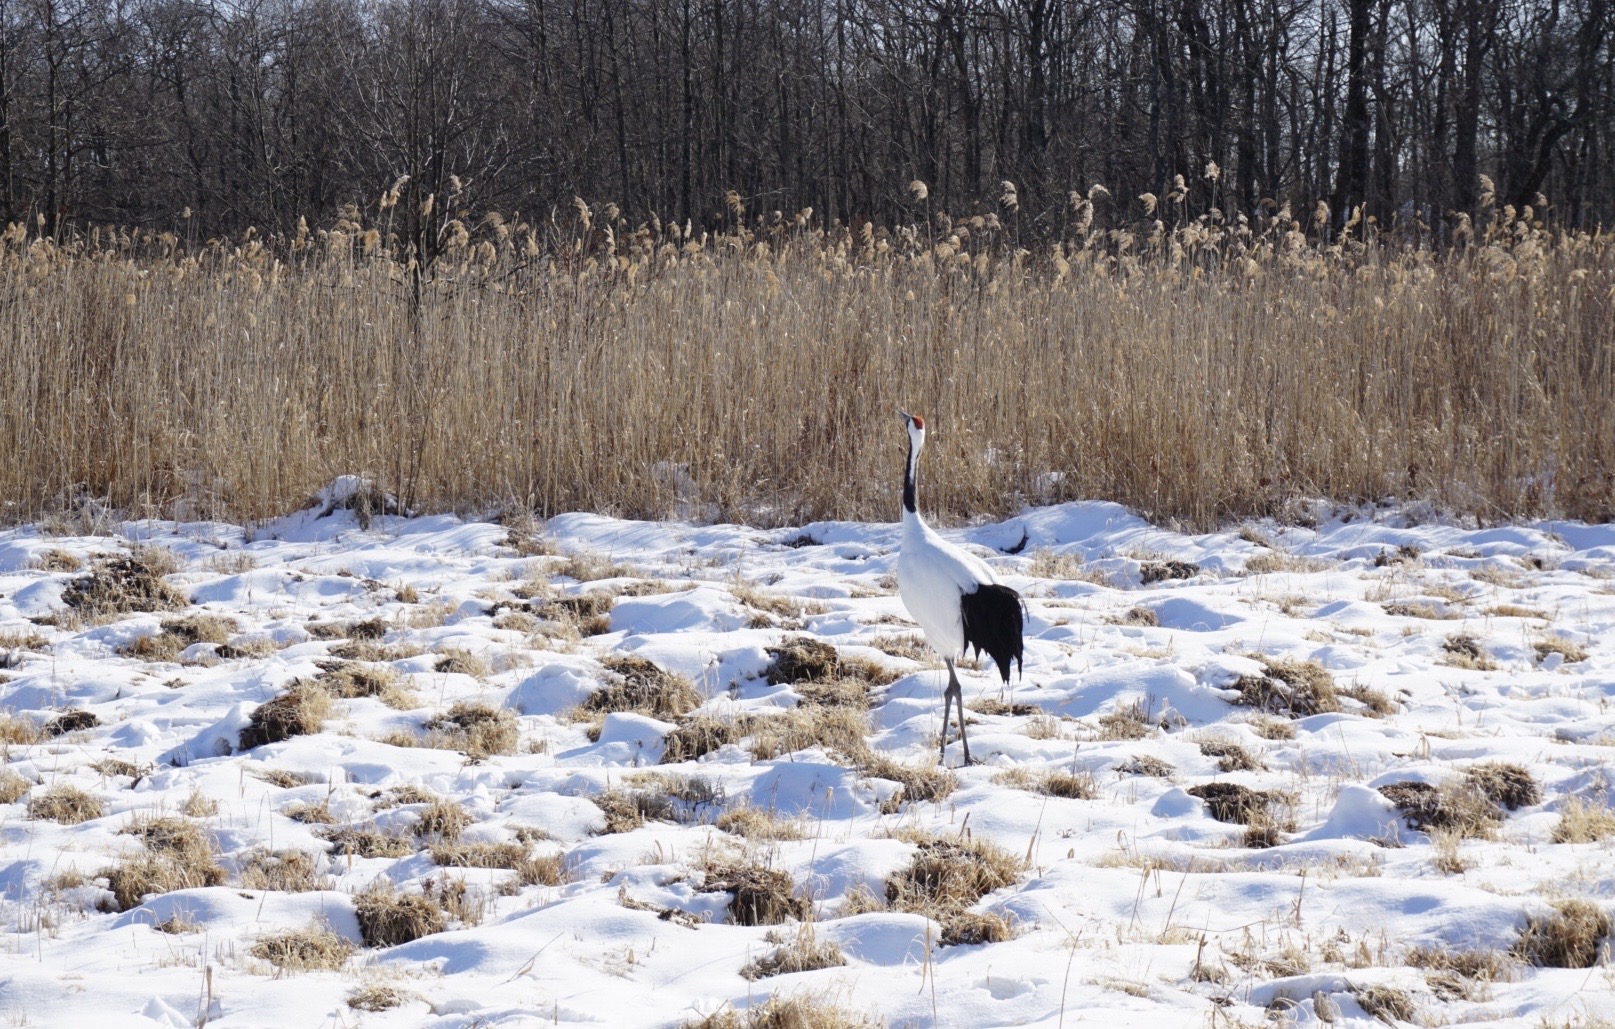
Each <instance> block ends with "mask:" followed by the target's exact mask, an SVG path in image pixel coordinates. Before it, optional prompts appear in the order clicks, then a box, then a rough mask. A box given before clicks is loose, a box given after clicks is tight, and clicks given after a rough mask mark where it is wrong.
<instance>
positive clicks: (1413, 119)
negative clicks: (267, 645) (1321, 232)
mask: <svg viewBox="0 0 1615 1029" xmlns="http://www.w3.org/2000/svg"><path fill="white" fill-rule="evenodd" d="M1611 36H1612V33H1611V11H1610V0H1506V2H1489V0H999V2H989V0H922V2H914V0H908V2H894V0H372V2H364V0H241V2H238V3H225V2H198V0H0V218H3V219H6V220H8V221H14V220H27V221H29V222H30V223H31V224H30V225H29V227H30V229H33V228H34V227H35V225H34V224H33V223H38V224H39V225H41V226H43V227H44V228H45V229H46V231H53V230H54V229H55V228H56V227H57V226H58V225H59V224H64V223H66V224H73V225H83V224H87V223H117V224H125V225H136V226H147V227H153V228H162V229H165V230H172V231H177V232H181V233H182V234H184V235H187V236H190V237H191V238H203V237H206V236H209V235H213V234H224V233H230V234H234V233H238V232H242V231H244V230H245V229H246V228H248V227H256V228H257V229H258V230H259V231H260V232H286V231H290V230H291V229H292V228H293V227H294V226H295V225H296V223H297V221H298V219H299V218H300V217H306V218H308V219H309V220H311V221H314V220H318V219H322V218H334V217H338V216H340V214H341V212H343V210H344V208H345V206H346V205H354V207H356V208H358V209H359V210H361V211H371V212H374V211H377V210H378V205H380V204H382V202H383V199H382V198H383V197H384V196H387V195H388V194H389V191H391V197H390V199H391V200H393V201H395V202H396V206H397V211H398V212H406V220H407V221H410V222H417V221H421V218H420V215H421V212H422V211H423V210H430V211H432V212H434V213H435V214H436V215H437V216H438V217H441V216H442V215H444V214H446V213H448V212H449V211H450V210H452V211H454V212H456V213H459V212H479V211H488V210H498V211H502V212H506V213H509V212H521V213H522V214H523V215H524V216H525V217H527V218H528V219H530V220H534V221H542V220H543V219H545V218H547V217H548V216H549V212H551V211H553V210H557V209H559V210H562V211H568V210H570V208H571V200H572V197H573V196H582V197H584V198H587V199H588V200H590V201H591V202H593V203H606V202H615V203H616V204H618V205H620V208H621V210H622V213H623V215H624V216H626V217H629V218H630V219H637V218H642V217H648V216H649V215H650V214H651V213H652V212H654V213H656V214H658V215H660V216H661V217H662V218H666V219H677V220H679V221H683V220H685V219H693V220H694V221H695V222H696V223H697V224H698V225H700V224H703V223H705V224H713V223H715V222H716V221H717V220H718V219H722V218H724V217H726V216H728V215H729V214H731V213H732V212H733V211H734V210H736V209H737V202H743V203H744V205H745V207H746V209H747V211H748V212H750V213H752V214H757V213H763V212H769V211H773V210H782V211H784V212H786V213H787V214H792V213H795V212H798V211H800V210H802V209H803V208H807V207H811V208H813V209H814V215H813V218H814V219H815V220H822V221H825V222H828V221H830V220H833V219H839V220H841V221H843V222H844V223H854V222H858V221H860V220H862V219H864V218H869V219H873V220H875V221H878V222H882V223H888V222H894V221H913V220H919V219H923V218H925V217H927V216H929V215H934V214H938V213H941V212H948V213H950V214H953V215H955V216H957V215H959V214H961V213H964V214H968V213H971V211H972V210H973V209H975V208H977V207H982V208H985V207H987V206H991V207H992V209H993V210H994V211H996V212H999V213H1000V214H1001V215H1002V214H1005V213H1006V212H1007V215H1008V217H1009V218H1010V219H1012V222H1011V224H1012V227H1013V229H1014V231H1016V232H1019V233H1021V234H1022V235H1023V237H1027V238H1035V237H1037V236H1042V235H1049V234H1052V233H1054V232H1057V231H1059V230H1060V227H1061V224H1062V219H1065V218H1068V217H1070V211H1071V205H1070V204H1069V203H1068V200H1067V198H1068V196H1069V194H1070V192H1071V191H1073V190H1082V191H1084V193H1086V191H1087V189H1088V188H1089V187H1090V186H1091V185H1093V184H1095V183H1100V184H1103V185H1105V186H1106V187H1108V189H1109V190H1110V192H1111V193H1112V194H1113V196H1112V197H1111V198H1110V199H1109V201H1108V202H1106V203H1101V204H1100V205H1099V210H1098V215H1099V217H1100V219H1101V223H1104V222H1105V221H1107V220H1108V221H1110V222H1111V223H1115V222H1117V221H1121V220H1124V219H1127V218H1129V217H1131V218H1137V217H1139V216H1141V214H1142V210H1141V208H1142V206H1143V205H1140V204H1139V202H1138V201H1137V200H1135V199H1134V197H1135V196H1136V195H1137V194H1140V193H1143V192H1150V193H1153V194H1155V196H1156V197H1158V198H1159V200H1160V208H1159V210H1158V211H1157V212H1156V216H1157V217H1165V218H1166V219H1168V220H1171V219H1172V218H1173V217H1174V216H1176V215H1181V214H1188V213H1193V214H1199V213H1201V212H1204V211H1206V210H1208V209H1210V208H1213V207H1215V208H1219V209H1221V210H1222V211H1223V213H1224V214H1226V215H1227V216H1229V217H1236V216H1237V215H1239V214H1241V213H1253V212H1256V211H1258V210H1261V209H1263V208H1264V207H1266V208H1267V209H1269V210H1271V209H1272V208H1271V206H1270V205H1273V204H1277V205H1282V204H1285V203H1290V204H1292V205H1295V206H1296V208H1297V215H1298V217H1301V218H1303V219H1304V220H1306V219H1308V218H1309V215H1310V212H1312V210H1313V208H1314V205H1315V203H1316V202H1317V201H1319V200H1322V201H1325V202H1327V203H1328V204H1329V206H1330V209H1331V212H1332V213H1331V218H1332V219H1333V221H1334V223H1335V224H1336V225H1338V224H1340V223H1341V222H1342V221H1343V220H1344V219H1346V218H1347V217H1348V212H1349V211H1351V210H1352V209H1353V208H1355V207H1357V206H1358V205H1362V207H1363V209H1364V215H1365V216H1367V217H1371V218H1373V219H1375V222H1374V223H1375V224H1377V225H1378V226H1380V227H1381V228H1382V229H1390V228H1393V227H1399V228H1403V229H1407V230H1409V231H1424V230H1425V229H1428V230H1430V231H1432V232H1436V233H1440V232H1443V231H1444V230H1445V229H1446V228H1449V227H1451V221H1452V219H1453V217H1454V216H1455V214H1456V213H1458V212H1466V211H1470V210H1473V209H1475V208H1476V207H1477V206H1478V205H1484V204H1488V203H1491V202H1493V201H1494V200H1495V203H1497V204H1514V205H1516V206H1517V207H1520V206H1523V205H1526V204H1536V205H1537V206H1538V210H1539V211H1540V201H1538V199H1537V195H1538V194H1539V193H1540V194H1545V195H1546V196H1547V197H1548V198H1550V199H1551V201H1552V204H1553V207H1552V208H1551V216H1552V217H1553V219H1554V220H1555V221H1556V223H1558V224H1562V225H1565V226H1570V227H1589V226H1594V225H1597V224H1603V223H1608V222H1610V221H1611V219H1612V216H1615V162H1612V160H1611V158H1612V156H1615V155H1612V153H1611V148H1612V146H1615V82H1612V79H1615V72H1612V69H1615V42H1612V38H1611ZM1211 165H1215V166H1216V167H1215V169H1211V168H1210V167H1209V166H1211ZM406 175H407V176H408V177H409V178H408V180H407V181H406V182H403V183H401V184H400V183H399V180H400V179H401V177H403V176H406ZM1179 176H1182V181H1181V183H1180V182H1179V180H1178V177H1179ZM1483 176H1485V177H1486V178H1485V179H1484V180H1483V178H1482V177H1483ZM916 179H917V180H920V181H922V182H923V183H925V184H926V186H927V189H926V190H924V191H919V190H911V189H910V186H909V184H910V182H911V181H912V180H916ZM1005 180H1008V181H1009V182H1012V183H1013V184H1014V190H1013V194H1014V195H1013V197H1011V198H1006V197H1005V195H1004V194H1005V192H1006V187H1005V185H1004V181H1005ZM1488 184H1491V185H1494V186H1495V195H1492V192H1491V190H1489V189H1488ZM731 191H732V193H733V195H731ZM921 192H924V193H925V196H924V197H923V198H921V197H919V196H918V194H919V193H921ZM726 197H728V198H729V202H728V203H727V204H726ZM428 198H430V200H429V199H428ZM1006 200H1013V203H1006V202H1005V201H1006ZM392 206H393V204H392V203H389V204H388V208H389V209H390V208H391V207H392ZM1107 206H1108V207H1109V210H1108V211H1107V210H1106V207H1107ZM347 209H348V210H349V211H350V212H351V211H352V210H353V208H352V207H349V208H347ZM1302 212H1307V213H1305V214H1304V213H1302ZM395 214H396V212H395ZM399 228H401V229H404V230H406V231H408V232H409V233H410V234H411V235H417V238H419V237H418V233H419V232H422V231H424V228H422V227H417V226H414V225H402V224H401V225H400V226H399Z"/></svg>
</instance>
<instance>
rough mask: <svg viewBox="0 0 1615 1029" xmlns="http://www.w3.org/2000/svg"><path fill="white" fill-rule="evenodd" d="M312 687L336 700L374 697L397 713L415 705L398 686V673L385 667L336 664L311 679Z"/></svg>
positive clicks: (407, 692) (351, 663)
mask: <svg viewBox="0 0 1615 1029" xmlns="http://www.w3.org/2000/svg"><path fill="white" fill-rule="evenodd" d="M314 683H315V685H317V686H319V687H320V689H322V690H324V691H325V692H326V693H328V694H330V695H331V697H332V698H333V699H336V700H354V699H357V698H360V697H375V698H377V699H379V700H380V701H381V702H382V703H384V704H386V705H387V706H388V707H392V708H397V709H399V710H408V709H409V708H410V707H413V706H414V705H415V704H416V703H417V701H416V699H415V695H414V693H413V692H412V691H410V690H409V689H408V688H407V687H406V686H404V685H403V684H402V683H401V680H400V678H399V675H398V672H397V671H395V670H394V669H392V668H390V667H388V666H387V665H374V664H365V663H363V662H360V661H341V660H338V661H337V662H336V663H334V664H329V665H327V667H325V669H324V670H323V671H322V672H320V674H319V675H317V676H315V677H314Z"/></svg>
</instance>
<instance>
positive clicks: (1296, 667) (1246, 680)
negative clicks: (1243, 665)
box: [1233, 654, 1340, 718]
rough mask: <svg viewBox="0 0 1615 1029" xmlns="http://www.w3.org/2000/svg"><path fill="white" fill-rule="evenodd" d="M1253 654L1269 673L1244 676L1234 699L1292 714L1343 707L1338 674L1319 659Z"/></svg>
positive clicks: (1272, 712) (1304, 714)
mask: <svg viewBox="0 0 1615 1029" xmlns="http://www.w3.org/2000/svg"><path fill="white" fill-rule="evenodd" d="M1251 656H1252V657H1254V658H1255V659H1256V660H1258V661H1260V662H1261V663H1262V666H1263V668H1264V670H1265V674H1262V675H1243V676H1240V677H1239V679H1238V680H1237V681H1235V683H1234V685H1233V689H1234V690H1236V691H1237V692H1238V693H1239V696H1238V697H1236V698H1235V699H1234V703H1236V704H1241V705H1244V706H1246V707H1255V708H1260V709H1261V710H1263V711H1266V712H1268V713H1270V714H1282V715H1286V716H1288V717H1290V718H1306V717H1308V716H1310V715H1316V714H1322V713H1324V712H1328V711H1339V710H1340V701H1339V699H1338V698H1337V697H1336V695H1335V680H1334V677H1333V676H1331V675H1330V674H1329V670H1328V669H1327V668H1325V667H1323V666H1322V665H1320V664H1318V663H1317V662H1316V661H1297V660H1293V659H1291V658H1279V657H1264V656H1262V655H1260V654H1252V655H1251Z"/></svg>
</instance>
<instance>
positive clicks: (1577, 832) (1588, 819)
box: [1552, 797, 1615, 843]
mask: <svg viewBox="0 0 1615 1029" xmlns="http://www.w3.org/2000/svg"><path fill="white" fill-rule="evenodd" d="M1610 837H1615V811H1611V810H1610V809H1609V805H1607V804H1600V803H1597V802H1593V801H1586V800H1583V799H1582V798H1580V797H1571V798H1570V799H1569V800H1567V801H1565V803H1564V806H1563V807H1561V808H1560V809H1559V821H1558V822H1557V823H1556V824H1555V825H1554V827H1553V837H1552V839H1553V842H1554V843H1597V842H1599V841H1600V840H1606V839H1609V838H1610Z"/></svg>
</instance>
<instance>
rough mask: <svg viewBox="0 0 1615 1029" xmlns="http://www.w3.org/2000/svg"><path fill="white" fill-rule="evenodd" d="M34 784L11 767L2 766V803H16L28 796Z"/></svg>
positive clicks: (0, 776) (0, 787)
mask: <svg viewBox="0 0 1615 1029" xmlns="http://www.w3.org/2000/svg"><path fill="white" fill-rule="evenodd" d="M33 788H34V784H33V783H31V782H29V781H28V780H27V779H24V778H23V777H22V776H20V775H18V774H17V773H16V772H13V771H12V770H11V769H9V768H0V804H15V803H16V802H17V801H19V800H21V799H22V798H24V797H26V796H28V791H29V790H31V789H33Z"/></svg>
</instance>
